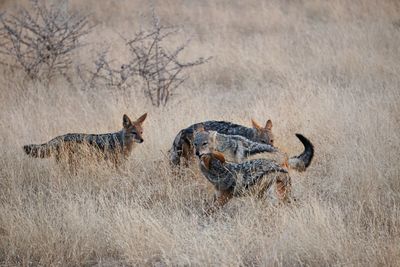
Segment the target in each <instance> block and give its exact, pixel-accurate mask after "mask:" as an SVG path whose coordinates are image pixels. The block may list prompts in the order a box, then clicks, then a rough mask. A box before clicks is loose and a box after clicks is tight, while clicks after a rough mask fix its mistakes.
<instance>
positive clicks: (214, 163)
mask: <svg viewBox="0 0 400 267" xmlns="http://www.w3.org/2000/svg"><path fill="white" fill-rule="evenodd" d="M198 157H199V158H200V170H201V172H202V173H203V175H204V176H205V177H206V178H207V180H208V181H209V182H211V183H212V184H213V185H214V188H215V194H214V203H213V204H214V205H213V206H212V207H211V208H210V209H208V210H207V211H206V214H211V213H212V212H214V211H215V210H216V209H218V208H220V207H221V206H223V205H225V204H226V203H227V202H228V201H229V200H230V199H231V198H232V197H234V196H242V195H246V194H252V195H256V196H258V197H263V196H264V195H265V193H266V192H267V191H268V190H269V189H271V188H274V190H275V191H276V195H277V196H278V199H279V200H280V201H283V202H286V201H288V200H289V199H290V190H291V178H290V176H289V174H288V171H287V170H286V169H285V168H283V167H281V166H280V165H278V164H277V163H276V162H275V161H273V160H268V159H254V160H249V161H245V162H243V163H229V162H226V161H225V158H224V155H223V154H222V153H220V152H211V153H206V154H198Z"/></svg>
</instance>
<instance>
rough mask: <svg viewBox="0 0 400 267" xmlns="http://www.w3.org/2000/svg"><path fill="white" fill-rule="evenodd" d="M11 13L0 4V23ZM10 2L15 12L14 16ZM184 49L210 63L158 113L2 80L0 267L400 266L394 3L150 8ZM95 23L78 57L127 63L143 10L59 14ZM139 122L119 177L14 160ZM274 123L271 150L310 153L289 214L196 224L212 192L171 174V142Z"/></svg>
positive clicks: (112, 5)
mask: <svg viewBox="0 0 400 267" xmlns="http://www.w3.org/2000/svg"><path fill="white" fill-rule="evenodd" d="M18 2H19V1H3V2H2V3H1V5H0V12H2V11H5V10H8V9H10V8H11V9H12V8H13V6H14V5H15V4H18ZM22 3H23V2H22ZM154 5H155V6H156V11H157V13H158V14H159V16H160V17H161V21H162V22H163V23H166V24H169V23H170V24H179V25H182V26H184V29H185V34H184V35H183V36H182V40H176V42H177V43H179V42H181V41H183V40H184V39H185V38H187V37H188V36H193V40H192V43H191V44H190V46H189V47H188V49H187V51H185V54H184V57H185V58H187V59H192V58H196V57H206V56H213V59H212V60H211V61H210V62H209V63H207V64H204V65H201V66H198V67H197V68H196V69H192V70H191V71H190V79H189V80H188V81H187V82H186V83H185V84H184V85H183V86H182V87H181V88H180V89H179V90H178V91H177V94H176V96H175V97H174V98H172V99H171V101H170V102H169V103H168V105H167V106H166V107H164V108H155V107H153V106H151V105H150V103H149V101H148V100H147V99H146V98H145V97H144V94H143V92H142V91H141V90H140V88H131V91H129V92H125V93H123V92H120V91H116V90H109V89H108V88H97V89H93V90H80V88H72V87H71V86H70V85H69V84H68V83H67V82H66V81H64V80H63V79H60V80H57V81H54V82H52V83H51V84H49V85H47V86H45V85H43V84H40V83H37V82H27V81H23V80H22V78H21V74H20V73H18V72H12V71H9V70H8V69H7V68H4V67H2V69H1V72H2V75H0V145H1V150H0V151H1V154H0V263H1V264H3V265H7V266H8V265H46V266H49V265H68V266H74V265H99V266H115V265H117V266H118V265H120V266H122V265H140V266H144V265H156V266H164V265H168V266H169V265H174V266H175V265H193V266H204V265H217V266H218V265H222V266H303V265H311V266H327V265H329V266H332V265H334V266H399V265H400V167H399V162H400V153H399V149H400V131H399V129H400V89H399V88H400V4H399V3H398V2H397V1H373V0H368V1H318V0H311V1H289V0H286V1H253V0H252V1H236V0H235V1H190V0H180V1H172V0H168V1H154ZM70 7H71V8H73V9H79V10H81V11H83V12H92V14H93V20H94V21H95V22H97V23H98V26H97V28H96V29H95V30H94V32H93V33H92V34H90V35H89V36H87V40H86V41H88V42H89V43H90V45H88V46H86V47H84V48H82V50H80V51H79V52H78V53H77V55H76V59H75V60H76V62H78V61H86V62H89V61H90V60H91V58H92V57H94V55H95V51H97V50H98V49H100V48H101V47H103V46H107V45H111V53H112V55H113V56H114V57H115V58H116V59H117V62H116V64H118V60H122V59H124V57H125V55H126V51H125V50H124V47H123V45H121V44H122V42H121V41H120V39H119V35H118V33H123V34H124V35H127V36H131V35H133V34H134V32H135V31H136V30H138V29H139V28H140V25H143V24H145V23H146V19H145V18H143V16H142V15H143V14H148V12H149V5H148V4H147V3H145V1H136V0H135V1H131V0H121V1H111V0H102V1H95V0H87V1H78V0H71V1H70ZM144 112H148V117H147V120H146V121H145V123H144V139H145V141H144V143H143V144H139V145H138V146H137V147H136V149H135V150H134V151H133V153H132V155H131V157H130V158H129V160H128V161H127V162H126V164H125V165H124V166H123V168H122V170H121V171H116V170H115V169H113V168H110V167H109V166H107V165H106V164H102V163H90V162H85V164H84V165H85V168H82V169H81V170H79V172H78V174H77V175H73V174H70V173H68V172H66V171H65V170H63V168H60V166H57V165H56V164H55V162H54V160H51V159H46V160H39V159H32V158H29V157H27V156H26V155H25V154H24V153H23V150H22V148H21V147H22V146H23V145H25V144H30V143H43V142H46V141H48V140H50V139H51V138H53V137H54V136H57V135H60V134H64V133H68V132H85V133H105V132H112V131H118V130H120V129H121V128H122V115H123V114H124V113H126V114H128V115H129V116H131V117H133V118H135V117H138V116H140V115H141V114H143V113H144ZM251 118H254V119H256V120H257V121H260V123H263V124H264V123H265V122H266V120H267V119H271V120H272V122H273V125H274V126H273V129H274V134H275V136H276V138H275V139H276V141H275V142H276V145H277V146H278V147H279V148H282V149H284V150H285V151H288V153H289V154H290V155H297V154H299V153H300V152H301V151H302V146H301V143H300V142H299V141H298V140H297V139H296V137H295V136H294V134H295V133H297V132H299V133H302V134H304V135H305V136H306V137H308V138H309V139H310V140H311V141H312V142H313V144H314V146H315V150H316V154H315V158H314V161H313V162H312V164H311V166H310V167H309V168H308V169H307V171H306V172H304V173H301V174H299V173H293V174H292V180H293V194H294V196H295V197H296V198H297V199H298V200H299V201H298V203H296V204H295V205H288V206H282V207H280V206H279V207H277V206H274V205H271V204H269V203H265V202H263V201H260V200H257V199H254V198H251V197H244V198H236V199H234V200H232V201H231V202H230V203H229V204H228V205H226V206H225V207H224V208H223V209H222V210H221V211H220V212H218V213H216V214H214V215H213V216H212V217H210V218H205V217H203V216H202V213H203V208H204V207H205V206H206V205H207V203H209V202H210V201H211V198H212V193H213V191H212V187H211V185H210V184H209V183H208V181H207V180H206V179H205V178H204V177H203V176H202V175H201V174H200V173H199V171H198V168H197V165H194V166H192V167H190V168H188V169H185V170H183V171H182V173H181V175H179V176H178V175H175V174H173V173H172V171H171V169H170V167H169V165H168V162H167V160H166V153H167V151H168V149H169V148H170V146H171V144H172V141H173V139H174V137H175V135H176V133H177V132H178V131H179V130H180V129H182V128H184V127H186V126H188V125H190V124H192V123H194V122H198V121H204V120H211V119H217V120H228V121H233V122H236V123H240V124H243V125H247V126H250V125H251V124H250V119H251Z"/></svg>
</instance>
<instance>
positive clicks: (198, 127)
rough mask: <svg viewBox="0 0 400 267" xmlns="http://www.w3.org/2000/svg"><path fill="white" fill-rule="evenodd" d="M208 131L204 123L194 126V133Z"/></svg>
mask: <svg viewBox="0 0 400 267" xmlns="http://www.w3.org/2000/svg"><path fill="white" fill-rule="evenodd" d="M205 130H206V129H205V128H204V124H203V123H198V124H196V125H195V126H194V132H195V133H199V132H204V131H205Z"/></svg>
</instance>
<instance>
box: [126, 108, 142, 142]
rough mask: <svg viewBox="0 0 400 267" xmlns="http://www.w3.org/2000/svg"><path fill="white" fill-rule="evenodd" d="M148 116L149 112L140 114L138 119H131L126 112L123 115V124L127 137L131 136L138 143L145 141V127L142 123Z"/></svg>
mask: <svg viewBox="0 0 400 267" xmlns="http://www.w3.org/2000/svg"><path fill="white" fill-rule="evenodd" d="M146 117H147V113H145V114H143V115H142V116H140V117H139V118H138V119H137V120H136V121H133V122H132V121H131V119H129V117H128V116H127V115H126V114H124V116H123V117H122V126H124V130H125V137H126V138H131V139H133V141H135V142H136V143H143V137H142V134H143V127H142V124H143V122H144V120H145V119H146Z"/></svg>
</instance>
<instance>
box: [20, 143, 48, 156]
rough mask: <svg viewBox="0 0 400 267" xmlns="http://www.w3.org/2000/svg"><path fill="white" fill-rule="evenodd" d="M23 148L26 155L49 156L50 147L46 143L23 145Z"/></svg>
mask: <svg viewBox="0 0 400 267" xmlns="http://www.w3.org/2000/svg"><path fill="white" fill-rule="evenodd" d="M23 149H24V151H25V153H26V154H27V155H29V156H31V157H34V158H48V157H50V156H51V147H50V146H49V145H48V144H47V143H45V144H41V145H35V144H31V145H25V146H23Z"/></svg>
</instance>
